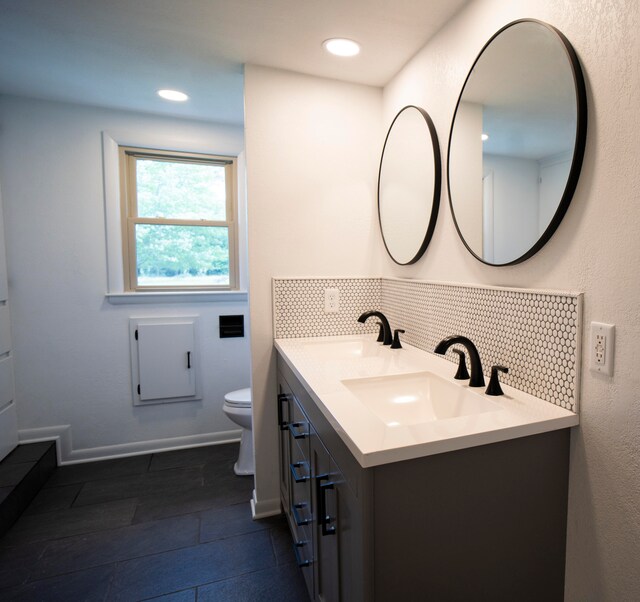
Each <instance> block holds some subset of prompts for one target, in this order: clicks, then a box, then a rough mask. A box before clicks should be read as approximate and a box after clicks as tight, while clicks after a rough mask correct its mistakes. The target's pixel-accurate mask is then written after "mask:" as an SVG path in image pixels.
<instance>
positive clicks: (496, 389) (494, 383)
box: [485, 366, 509, 395]
mask: <svg viewBox="0 0 640 602" xmlns="http://www.w3.org/2000/svg"><path fill="white" fill-rule="evenodd" d="M498 372H504V373H505V374H508V373H509V368H506V367H505V366H492V367H491V379H490V380H489V386H488V387H487V390H486V391H485V393H486V394H487V395H504V392H503V391H502V387H501V386H500V379H499V377H498Z"/></svg>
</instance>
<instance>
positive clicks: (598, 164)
mask: <svg viewBox="0 0 640 602" xmlns="http://www.w3.org/2000/svg"><path fill="white" fill-rule="evenodd" d="M639 7H640V5H639V4H638V3H637V2H636V0H626V1H625V0H604V1H601V0H598V1H596V0H580V1H573V2H556V1H555V0H513V1H511V2H504V1H503V0H476V1H475V2H472V3H471V4H470V5H469V6H467V7H466V8H465V9H463V10H462V11H461V12H460V13H459V14H458V15H457V16H456V17H455V18H454V19H453V20H452V21H451V22H450V23H449V24H448V25H447V26H446V27H444V28H443V29H442V30H441V31H440V32H439V33H438V35H436V36H435V37H434V38H433V39H432V40H431V41H430V42H429V43H428V44H427V46H426V47H425V48H424V49H423V50H422V51H421V52H420V53H419V54H418V55H417V56H416V57H415V58H414V59H413V60H412V61H410V62H409V63H408V64H407V65H406V67H405V68H404V69H403V70H402V71H401V72H400V73H399V74H398V75H397V77H395V78H394V80H393V81H392V82H391V83H390V84H389V85H388V86H387V87H386V88H385V92H384V116H385V121H388V120H389V119H390V118H391V117H392V116H393V115H394V114H395V113H396V112H397V111H398V109H399V108H401V107H402V106H404V105H406V104H410V103H411V104H416V105H418V106H422V107H424V108H425V109H426V110H427V111H428V112H429V113H430V114H431V117H432V118H433V120H434V122H435V126H436V129H437V131H438V133H439V135H440V137H441V138H440V139H441V144H442V155H443V157H446V148H447V136H448V132H449V129H450V126H451V118H452V116H453V111H454V108H455V104H456V101H457V98H458V95H459V93H460V90H461V88H462V85H463V82H464V79H465V77H466V74H467V71H468V69H469V68H470V66H471V64H472V63H473V60H474V59H475V57H476V55H477V53H478V52H479V51H480V49H481V48H482V46H483V44H484V43H485V41H486V40H487V39H489V37H490V36H491V35H493V34H494V33H495V32H496V31H497V30H498V29H500V27H502V26H503V25H505V24H507V23H508V22H510V21H512V20H515V19H518V18H523V17H533V18H538V19H542V20H544V21H547V22H549V23H551V24H553V25H555V26H556V27H558V28H559V29H560V30H561V31H562V32H563V33H564V34H565V35H566V36H567V37H568V39H569V40H570V41H571V43H572V45H573V46H574V48H575V49H576V51H577V53H578V55H579V57H580V60H581V62H582V66H583V70H584V74H585V78H586V81H587V88H588V102H589V128H588V139H587V149H586V155H585V160H584V166H583V171H582V175H581V177H580V182H579V184H578V187H577V190H576V193H575V196H574V198H573V201H572V203H571V206H570V207H569V210H568V212H567V214H566V216H565V218H564V220H563V222H562V224H561V225H560V227H559V228H558V230H557V231H556V233H555V235H554V236H553V238H552V239H551V240H550V242H549V243H548V244H547V245H546V246H545V247H544V248H543V249H542V250H541V251H540V252H539V253H538V254H537V255H535V256H534V257H533V258H531V259H530V260H528V261H526V262H525V263H523V264H520V265H516V266H511V267H504V268H492V267H489V266H486V265H483V264H482V263H480V262H478V261H476V260H475V259H474V258H473V257H472V256H471V255H470V254H469V253H467V251H466V250H465V248H464V246H463V245H462V243H461V241H460V240H459V238H458V236H457V234H456V231H455V228H454V226H453V220H452V217H451V211H450V210H449V207H448V203H447V202H446V200H447V197H446V191H445V190H443V199H442V201H443V202H442V205H441V207H442V209H441V211H440V215H439V218H438V224H437V226H436V230H435V234H434V237H433V239H432V242H431V245H430V247H429V248H428V250H427V253H426V255H425V257H424V258H423V259H422V260H421V261H419V262H418V263H417V264H415V265H414V266H409V267H405V268H399V267H397V266H396V265H395V264H393V263H392V262H391V261H390V260H385V262H384V275H386V276H401V277H418V278H425V279H431V280H444V281H458V282H471V283H483V284H492V285H509V286H518V287H520V286H521V287H542V288H552V289H553V288H557V289H563V290H578V291H584V293H585V311H584V321H585V323H586V324H589V322H591V321H592V320H597V321H603V322H610V323H614V324H616V327H617V330H616V336H617V340H616V366H615V374H614V376H613V377H612V378H608V377H606V376H601V375H595V374H594V373H592V372H589V371H588V369H587V363H586V361H584V360H583V376H582V401H581V426H580V428H579V429H576V430H575V431H574V432H573V434H572V449H571V479H570V500H569V527H568V550H567V552H568V553H567V575H566V599H567V600H568V601H572V602H584V601H589V602H591V601H593V602H603V601H612V602H613V601H615V602H618V601H621V600H639V599H640V577H639V572H638V559H639V558H640V503H639V500H640V461H639V458H640V436H639V435H638V434H639V433H640V402H639V399H640V394H639V391H640V370H638V357H639V356H638V341H639V340H640V316H639V312H638V302H639V299H640V278H638V274H639V273H640V237H639V235H638V233H639V232H640V211H638V203H639V201H640V198H639V196H640V195H639V191H640V164H639V163H640V112H638V106H640V62H639V61H638V57H639V56H640V33H639V32H640V16H639V10H640V9H639ZM445 167H446V166H445ZM588 340H589V339H588V336H585V338H584V342H585V343H587V342H588ZM507 344H508V341H505V345H507ZM585 358H586V354H585Z"/></svg>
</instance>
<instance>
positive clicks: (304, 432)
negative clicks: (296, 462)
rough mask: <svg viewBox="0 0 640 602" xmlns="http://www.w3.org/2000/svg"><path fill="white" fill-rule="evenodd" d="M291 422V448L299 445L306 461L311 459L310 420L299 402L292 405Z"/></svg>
mask: <svg viewBox="0 0 640 602" xmlns="http://www.w3.org/2000/svg"><path fill="white" fill-rule="evenodd" d="M290 410H291V422H290V423H289V437H290V438H291V446H292V447H293V445H294V443H297V444H298V447H300V450H301V451H302V454H303V456H304V459H305V460H308V459H309V432H310V429H309V419H308V418H307V416H306V415H305V413H304V412H303V411H302V409H301V408H300V406H299V405H298V402H297V401H294V402H293V403H292V404H291V408H290Z"/></svg>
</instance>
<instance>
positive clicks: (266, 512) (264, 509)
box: [251, 489, 282, 520]
mask: <svg viewBox="0 0 640 602" xmlns="http://www.w3.org/2000/svg"><path fill="white" fill-rule="evenodd" d="M278 514H282V507H281V506H280V499H278V498H276V499H272V500H260V501H258V499H257V498H256V490H255V489H254V490H253V497H252V498H251V515H252V518H253V520H256V519H260V518H267V516H276V515H278Z"/></svg>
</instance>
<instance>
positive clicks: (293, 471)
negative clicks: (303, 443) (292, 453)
mask: <svg viewBox="0 0 640 602" xmlns="http://www.w3.org/2000/svg"><path fill="white" fill-rule="evenodd" d="M304 465H305V462H293V463H291V464H289V466H290V467H291V474H292V475H293V480H294V481H295V482H296V483H304V481H308V480H309V475H299V474H298V470H297V469H298V468H301V467H302V466H304Z"/></svg>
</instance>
